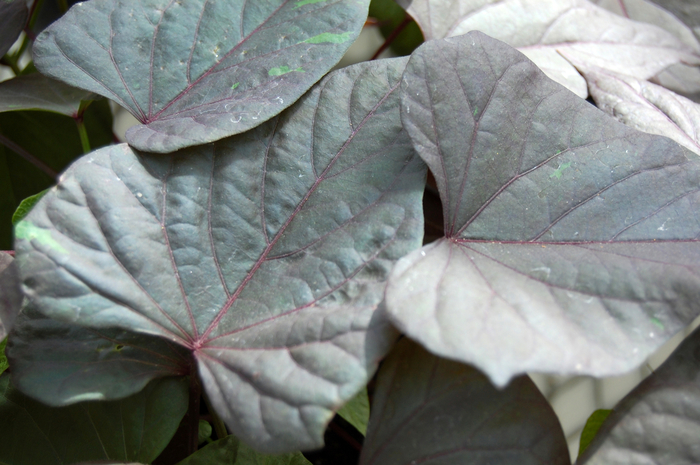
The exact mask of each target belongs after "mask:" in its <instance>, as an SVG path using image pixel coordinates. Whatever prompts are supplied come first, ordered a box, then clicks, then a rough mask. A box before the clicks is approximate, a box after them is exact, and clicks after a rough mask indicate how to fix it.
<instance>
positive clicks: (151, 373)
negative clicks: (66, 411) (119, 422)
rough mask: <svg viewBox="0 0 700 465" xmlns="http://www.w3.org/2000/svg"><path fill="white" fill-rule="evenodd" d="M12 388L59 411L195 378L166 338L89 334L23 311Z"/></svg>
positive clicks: (11, 347)
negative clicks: (157, 382) (154, 383)
mask: <svg viewBox="0 0 700 465" xmlns="http://www.w3.org/2000/svg"><path fill="white" fill-rule="evenodd" d="M7 357H8V358H9V359H10V363H11V364H12V384H13V385H14V386H15V387H17V388H18V389H20V390H21V391H22V392H23V393H24V394H27V395H29V396H31V397H33V398H35V399H40V400H41V401H43V402H44V403H48V404H49V405H54V406H62V405H68V404H72V403H75V402H82V401H87V400H104V399H120V398H123V397H126V396H128V395H131V394H133V393H134V392H139V391H140V390H141V389H143V388H144V386H146V384H148V382H149V381H150V380H152V379H156V378H161V377H165V376H182V375H186V374H189V373H190V365H191V362H190V360H189V357H188V353H187V351H186V350H185V349H184V348H183V347H181V346H179V345H177V344H174V343H172V342H169V341H167V340H165V339H162V338H159V337H154V336H148V335H145V334H134V333H129V332H127V331H124V330H119V329H90V328H85V327H82V326H76V325H72V324H69V323H64V322H61V321H56V320H53V319H51V318H48V317H46V316H44V315H42V314H41V313H39V312H38V311H37V310H36V309H34V308H32V307H31V306H28V307H25V308H24V309H22V312H21V313H20V314H19V317H18V318H17V321H16V324H15V328H14V330H13V332H12V337H11V338H10V343H9V344H8V347H7Z"/></svg>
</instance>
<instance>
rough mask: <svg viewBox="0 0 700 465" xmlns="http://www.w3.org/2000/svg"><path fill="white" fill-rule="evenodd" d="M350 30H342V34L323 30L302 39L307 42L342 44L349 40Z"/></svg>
mask: <svg viewBox="0 0 700 465" xmlns="http://www.w3.org/2000/svg"><path fill="white" fill-rule="evenodd" d="M351 36H352V32H343V33H342V34H333V33H331V32H324V33H323V34H319V35H316V36H313V37H309V38H308V39H306V40H305V41H304V43H307V44H342V43H344V42H347V41H348V40H350V37H351Z"/></svg>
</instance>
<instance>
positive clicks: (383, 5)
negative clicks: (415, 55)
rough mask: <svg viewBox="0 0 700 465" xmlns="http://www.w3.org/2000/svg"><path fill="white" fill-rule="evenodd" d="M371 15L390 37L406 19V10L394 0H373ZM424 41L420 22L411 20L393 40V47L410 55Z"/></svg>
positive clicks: (400, 52)
mask: <svg viewBox="0 0 700 465" xmlns="http://www.w3.org/2000/svg"><path fill="white" fill-rule="evenodd" d="M369 16H370V17H372V18H375V19H376V20H377V21H378V22H379V30H380V31H381V33H382V35H383V36H384V38H385V39H386V38H388V37H390V36H391V34H392V33H393V32H394V31H396V29H397V28H398V27H399V26H401V25H402V23H403V22H404V21H405V20H406V16H407V15H406V11H405V10H404V9H403V8H402V7H401V6H399V4H398V3H396V2H395V1H394V0H372V2H371V3H370V4H369ZM422 43H423V33H422V32H421V30H420V27H418V23H416V22H415V21H411V22H410V23H409V24H408V25H405V26H404V29H403V30H402V31H401V32H399V33H398V35H396V37H395V38H394V39H393V40H392V42H391V45H390V47H391V49H392V50H393V51H394V53H396V54H397V55H399V56H405V55H410V54H411V52H413V51H414V50H415V49H416V48H417V47H418V46H419V45H420V44H422Z"/></svg>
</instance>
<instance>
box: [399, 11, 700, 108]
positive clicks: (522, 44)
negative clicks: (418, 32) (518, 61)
mask: <svg viewBox="0 0 700 465" xmlns="http://www.w3.org/2000/svg"><path fill="white" fill-rule="evenodd" d="M400 3H402V4H403V5H405V6H408V12H409V13H410V14H411V16H413V17H414V18H416V21H417V22H418V24H419V25H420V26H421V29H422V30H423V33H424V35H425V38H426V39H440V38H443V37H452V36H458V35H461V34H464V33H466V32H469V31H472V30H478V31H481V32H484V33H486V34H488V35H489V36H491V37H494V38H496V39H499V40H502V41H504V42H506V43H507V44H508V45H511V46H513V47H518V49H519V50H520V51H522V52H523V53H525V54H526V55H527V56H528V58H530V59H531V60H533V61H534V62H535V64H537V65H538V66H540V67H541V68H542V69H543V71H545V72H546V73H547V75H548V76H549V77H550V78H552V79H555V80H556V81H557V82H559V83H560V84H562V85H564V86H565V87H567V88H568V89H570V90H571V91H573V92H575V93H576V94H577V95H579V96H580V97H583V98H585V97H586V96H587V93H586V86H585V82H584V80H583V79H582V78H581V77H580V76H578V73H576V70H575V69H574V68H573V67H572V66H571V65H570V64H568V63H566V60H563V59H561V58H560V57H558V56H557V54H558V53H560V52H562V51H565V52H566V53H567V54H568V55H569V56H574V57H576V58H577V59H578V60H579V61H584V62H586V63H588V64H591V65H595V66H598V67H601V68H606V69H609V70H611V71H615V72H618V73H627V74H633V75H634V76H636V77H638V78H640V79H648V78H650V77H652V76H655V75H656V74H658V73H659V72H661V71H663V70H664V69H665V68H667V67H668V66H670V65H672V64H675V63H681V62H682V63H687V64H693V65H698V64H700V55H699V54H698V53H697V52H696V51H695V50H694V49H693V48H692V47H690V46H688V45H686V44H684V43H683V42H682V41H681V40H680V39H678V38H677V37H675V36H674V35H673V34H671V33H669V32H667V31H664V30H663V29H661V28H659V27H657V26H654V25H651V24H643V23H638V22H636V21H631V20H629V19H627V18H623V17H620V16H617V15H615V14H613V13H610V12H609V11H607V10H604V9H603V8H600V7H598V6H596V5H593V4H592V3H590V2H589V1H588V0H499V1H493V2H484V1H483V0H413V1H410V0H401V1H400ZM504 25H508V26H507V27H504Z"/></svg>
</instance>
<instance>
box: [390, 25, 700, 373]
mask: <svg viewBox="0 0 700 465" xmlns="http://www.w3.org/2000/svg"><path fill="white" fill-rule="evenodd" d="M402 119H403V122H404V126H405V127H406V129H407V131H408V132H409V134H410V136H411V138H412V140H413V143H414V147H415V148H416V150H417V151H418V152H419V154H420V155H421V157H422V158H423V159H424V160H425V161H426V162H427V163H428V166H429V167H430V169H431V171H432V172H433V174H434V175H435V179H436V181H437V185H438V188H439V191H440V196H441V198H442V204H443V213H444V218H445V235H446V238H444V239H442V240H439V241H437V242H435V243H432V244H429V245H427V246H425V247H424V248H423V249H422V250H420V251H416V252H414V253H412V254H410V255H408V256H407V257H406V258H404V259H402V260H401V261H400V262H399V263H398V264H397V265H396V267H395V268H394V270H393V271H392V276H391V278H390V282H389V285H388V287H387V293H386V297H387V299H386V301H387V308H388V310H389V313H390V317H391V319H392V321H393V322H394V323H395V324H396V325H397V326H398V328H399V329H400V330H401V331H403V332H405V333H406V334H407V335H409V336H410V337H411V338H414V339H416V340H418V341H420V342H421V343H422V344H424V345H425V346H426V347H427V348H428V349H429V350H431V351H432V352H434V353H436V354H439V355H443V356H445V357H449V358H455V359H458V360H462V361H465V362H468V363H473V364H475V365H476V366H477V367H479V368H480V369H482V370H483V371H484V372H486V373H487V374H488V375H489V376H490V377H491V379H492V380H493V381H494V383H496V384H498V385H501V386H503V385H505V384H506V382H507V381H508V379H510V378H511V377H512V376H514V375H515V374H518V373H524V372H528V371H541V372H553V373H562V374H563V373H582V374H583V373H586V374H591V375H596V376H603V375H612V374H620V373H623V372H625V371H628V370H630V369H632V368H633V367H635V366H637V365H639V364H641V363H642V362H643V361H644V359H645V357H647V355H649V354H650V353H651V352H653V351H654V349H656V348H657V347H659V346H660V345H661V344H663V342H664V341H665V340H667V339H668V338H670V337H671V336H672V335H673V334H675V333H676V332H677V331H679V330H680V329H681V328H683V327H684V326H685V325H686V324H688V323H689V322H690V321H691V320H692V319H693V318H694V317H695V316H696V315H697V314H698V310H699V306H698V302H699V301H700V300H699V299H700V278H698V272H700V270H699V269H698V267H699V266H700V243H699V242H698V237H699V236H700V216H699V214H700V208H699V207H700V204H699V202H700V160H698V159H697V156H696V155H695V154H693V153H691V152H689V151H687V150H686V149H684V148H682V147H681V146H679V145H678V144H676V143H675V142H673V141H671V140H669V139H666V138H665V137H659V136H651V135H648V134H644V133H641V132H638V131H635V130H633V129H631V128H628V127H626V126H624V125H622V124H620V123H617V122H616V121H615V120H614V119H612V118H610V117H609V116H607V115H605V114H603V113H602V112H600V110H598V109H596V108H594V107H593V106H592V105H590V104H588V103H587V102H585V101H583V100H581V99H579V98H577V97H576V96H575V95H573V94H571V93H570V92H569V91H567V90H566V89H563V88H562V87H561V86H559V85H557V84H556V83H554V82H552V81H551V80H549V79H548V78H547V77H546V76H545V75H544V74H543V73H542V72H541V71H540V70H539V69H537V67H536V66H535V65H534V64H533V63H532V62H530V61H529V60H528V59H527V58H526V57H524V56H523V55H522V54H520V53H518V52H517V51H516V50H514V49H512V48H510V47H508V46H507V45H505V44H503V43H502V42H499V41H496V40H494V39H491V38H489V37H487V36H485V35H483V34H481V33H477V32H474V33H470V34H467V35H465V36H462V37H455V38H451V39H447V40H442V41H433V42H430V43H426V44H424V45H423V46H422V48H419V49H418V50H416V52H414V54H413V56H412V57H411V60H410V61H409V64H408V65H407V68H406V71H405V73H404V77H403V83H402Z"/></svg>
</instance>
